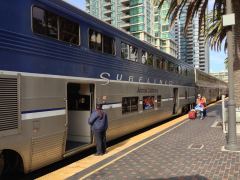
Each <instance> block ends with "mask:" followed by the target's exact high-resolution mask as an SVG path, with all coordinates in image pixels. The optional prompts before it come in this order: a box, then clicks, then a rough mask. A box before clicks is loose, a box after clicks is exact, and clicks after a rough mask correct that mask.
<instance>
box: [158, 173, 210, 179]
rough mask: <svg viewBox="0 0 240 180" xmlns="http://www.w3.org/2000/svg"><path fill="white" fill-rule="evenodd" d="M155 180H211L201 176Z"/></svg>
mask: <svg viewBox="0 0 240 180" xmlns="http://www.w3.org/2000/svg"><path fill="white" fill-rule="evenodd" d="M153 180H209V179H208V178H206V177H204V176H200V175H198V174H197V175H192V176H177V177H169V178H157V179H153Z"/></svg>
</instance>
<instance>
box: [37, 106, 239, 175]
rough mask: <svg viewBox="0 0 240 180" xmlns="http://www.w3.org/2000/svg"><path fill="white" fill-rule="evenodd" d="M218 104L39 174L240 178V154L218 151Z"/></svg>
mask: <svg viewBox="0 0 240 180" xmlns="http://www.w3.org/2000/svg"><path fill="white" fill-rule="evenodd" d="M221 114H222V113H221V103H218V104H216V105H213V106H211V107H209V108H208V114H207V117H206V118H205V119H204V120H200V119H196V120H189V119H187V115H185V116H182V117H180V118H178V119H175V120H173V121H171V122H168V123H166V124H164V125H161V126H159V127H156V128H154V129H152V130H150V131H148V132H145V133H143V134H140V135H138V136H135V137H132V138H130V139H128V140H126V141H124V142H122V143H120V144H117V145H115V146H113V147H109V148H108V153H107V154H106V155H104V156H100V157H99V156H93V155H92V156H89V157H86V158H84V159H81V160H79V161H77V162H75V163H73V164H70V165H68V166H66V167H64V168H61V169H58V170H57V171H54V172H52V173H50V174H47V175H45V176H43V177H40V178H38V179H41V180H45V179H69V180H75V179H94V180H95V179H101V180H102V179H114V180H115V179H119V180H120V179H121V180H122V179H173V180H175V179H184V180H185V179H194V180H198V179H201V180H207V179H211V180H212V179H216V180H221V179H224V180H229V179H232V180H238V179H240V153H239V152H229V151H222V147H223V146H224V145H225V143H226V137H225V134H224V133H223V131H222V127H221V126H219V125H220V123H218V122H220V121H221V119H222V117H221Z"/></svg>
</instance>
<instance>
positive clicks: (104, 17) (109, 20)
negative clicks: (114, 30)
mask: <svg viewBox="0 0 240 180" xmlns="http://www.w3.org/2000/svg"><path fill="white" fill-rule="evenodd" d="M103 20H104V21H105V22H107V23H109V24H111V21H112V18H111V16H103Z"/></svg>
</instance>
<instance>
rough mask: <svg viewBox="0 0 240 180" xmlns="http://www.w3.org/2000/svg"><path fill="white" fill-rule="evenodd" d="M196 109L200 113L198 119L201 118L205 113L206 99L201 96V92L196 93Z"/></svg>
mask: <svg viewBox="0 0 240 180" xmlns="http://www.w3.org/2000/svg"><path fill="white" fill-rule="evenodd" d="M194 109H195V110H196V111H199V113H200V119H201V120H202V119H203V118H204V117H206V115H207V101H206V98H205V97H204V96H201V94H198V96H197V100H196V106H195V108H194Z"/></svg>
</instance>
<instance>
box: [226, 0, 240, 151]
mask: <svg viewBox="0 0 240 180" xmlns="http://www.w3.org/2000/svg"><path fill="white" fill-rule="evenodd" d="M226 13H227V15H229V14H232V13H233V11H232V0H227V1H226ZM232 15H233V14H232ZM233 18H235V17H234V15H233ZM233 21H234V22H235V20H234V19H233ZM223 24H224V23H223ZM233 25H234V23H233V24H229V25H228V27H227V43H228V47H227V48H228V86H229V101H228V139H227V144H226V145H225V149H226V150H230V151H239V150H240V147H239V146H238V145H237V135H236V103H235V100H234V79H233V61H234V58H235V49H234V37H233V35H234V31H233Z"/></svg>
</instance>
